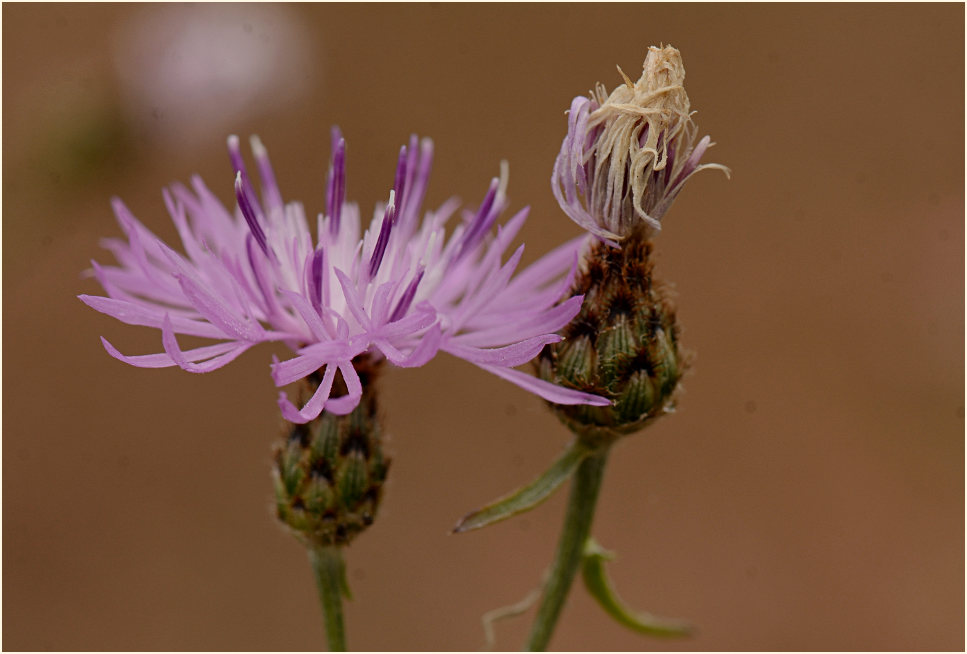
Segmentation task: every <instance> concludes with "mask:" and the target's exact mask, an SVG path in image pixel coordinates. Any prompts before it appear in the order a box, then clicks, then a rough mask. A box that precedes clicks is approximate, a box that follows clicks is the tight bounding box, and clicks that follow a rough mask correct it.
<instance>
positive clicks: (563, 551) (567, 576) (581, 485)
mask: <svg viewBox="0 0 967 654" xmlns="http://www.w3.org/2000/svg"><path fill="white" fill-rule="evenodd" d="M607 460H608V450H607V449H602V450H599V451H598V452H595V453H594V454H592V455H590V456H588V457H587V458H586V459H584V461H582V462H581V465H579V466H578V469H577V472H576V473H575V474H574V481H573V482H572V484H571V494H570V496H569V497H568V504H567V514H566V515H565V516H564V529H563V531H562V532H561V539H560V541H558V544H557V555H556V556H555V559H554V567H553V568H551V574H550V577H549V578H548V580H547V583H546V584H545V586H544V598H543V600H542V601H541V607H540V609H538V611H537V618H536V619H535V621H534V626H533V627H532V628H531V634H530V639H529V640H528V641H527V649H528V651H531V652H542V651H544V650H545V649H547V644H548V643H549V642H550V640H551V635H552V634H553V633H554V626H555V625H556V624H557V618H558V616H559V615H560V614H561V609H562V608H564V602H565V600H566V599H567V593H568V590H570V588H571V582H573V581H574V575H575V573H576V572H577V569H578V566H579V564H580V563H581V558H582V556H583V553H584V544H585V542H586V541H587V539H588V536H589V535H590V533H591V520H592V519H593V518H594V507H595V504H596V503H597V500H598V491H599V490H600V489H601V479H602V477H603V476H604V464H605V462H606V461H607Z"/></svg>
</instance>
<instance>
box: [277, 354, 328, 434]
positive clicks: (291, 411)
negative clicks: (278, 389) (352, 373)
mask: <svg viewBox="0 0 967 654" xmlns="http://www.w3.org/2000/svg"><path fill="white" fill-rule="evenodd" d="M335 378H336V366H335V365H333V364H332V363H329V364H328V365H327V366H326V372H325V373H324V374H323V376H322V382H321V383H320V384H319V388H317V389H316V392H315V393H313V394H312V397H311V398H309V401H308V402H306V405H305V406H304V407H302V409H301V410H300V409H297V408H296V406H295V405H294V404H292V402H291V401H289V398H288V396H287V395H286V394H285V393H284V392H282V393H279V409H281V410H282V417H283V418H285V419H286V420H288V421H289V422H292V423H295V424H297V425H303V424H305V423H307V422H309V421H310V420H315V419H316V418H318V417H319V414H320V413H322V409H323V407H325V405H326V401H327V400H328V399H329V393H331V392H332V382H333V380H334V379H335Z"/></svg>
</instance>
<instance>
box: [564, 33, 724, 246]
mask: <svg viewBox="0 0 967 654" xmlns="http://www.w3.org/2000/svg"><path fill="white" fill-rule="evenodd" d="M618 70H619V72H620V70H621V69H620V68H619V69H618ZM621 74H622V76H623V77H624V80H625V83H624V84H623V85H621V86H619V87H618V88H616V89H615V90H614V91H612V92H611V94H610V95H609V94H608V93H607V92H606V90H605V88H604V86H603V85H602V84H600V83H599V84H597V85H596V87H595V90H594V91H593V92H592V93H591V97H590V98H585V97H580V96H579V97H577V98H574V101H573V102H572V103H571V110H570V112H569V116H568V133H567V136H566V137H565V139H564V142H563V144H562V145H561V152H560V154H559V155H558V157H557V161H556V162H555V164H554V173H553V176H552V178H551V186H552V188H553V190H554V195H555V197H557V201H558V202H559V203H560V205H561V208H562V209H563V210H564V212H565V213H566V214H567V215H568V216H570V218H571V219H572V220H573V221H575V222H576V223H577V224H579V225H581V226H582V227H584V228H585V229H586V230H588V231H589V232H591V233H592V234H594V235H595V236H597V237H599V238H601V239H603V240H605V241H608V242H610V243H611V244H613V245H616V244H618V243H620V242H621V241H622V240H623V239H625V238H626V237H627V236H628V235H629V234H631V233H632V232H633V231H635V230H638V229H644V230H645V231H646V232H653V231H655V230H658V229H661V219H662V217H663V216H664V215H665V212H666V211H668V208H669V207H670V206H671V204H672V202H673V201H674V200H675V197H676V196H677V195H678V193H679V192H680V191H681V189H682V187H683V186H684V184H685V182H686V181H687V180H688V178H689V177H691V176H692V175H694V174H695V173H696V172H698V171H699V170H702V169H704V168H718V169H719V170H722V171H724V172H725V173H726V174H728V173H729V171H728V168H725V167H724V166H721V165H719V164H701V165H700V164H699V162H700V161H701V158H702V156H703V155H704V154H705V151H706V150H707V149H708V148H709V146H711V145H712V143H711V140H710V139H709V137H708V136H706V137H704V138H702V140H701V141H699V143H698V144H697V145H696V144H695V138H696V135H697V131H698V130H697V127H696V126H695V124H694V123H693V122H692V119H691V114H690V113H689V109H690V104H689V101H688V95H687V94H686V93H685V87H684V86H683V83H684V81H685V67H684V65H683V64H682V57H681V54H680V53H679V52H678V50H676V49H675V48H673V47H671V46H665V47H663V48H656V47H651V48H649V50H648V55H647V56H646V58H645V62H644V66H643V72H642V74H641V77H640V79H639V80H638V81H637V82H634V83H632V81H631V80H630V79H628V77H627V76H626V75H624V73H623V72H622V73H621Z"/></svg>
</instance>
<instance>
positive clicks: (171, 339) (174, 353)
mask: <svg viewBox="0 0 967 654" xmlns="http://www.w3.org/2000/svg"><path fill="white" fill-rule="evenodd" d="M161 343H162V345H164V348H165V352H166V353H167V354H168V356H169V357H171V360H172V361H174V362H175V363H176V364H178V367H179V368H181V369H182V370H185V371H187V372H197V373H202V372H211V371H212V370H216V369H218V368H221V367H222V366H224V365H226V364H228V363H230V362H231V361H233V360H234V359H235V358H237V357H238V355H240V354H241V353H242V352H244V351H245V350H247V349H248V348H250V347H251V346H252V344H251V343H236V344H235V348H234V349H233V350H230V351H228V352H226V353H225V354H222V355H219V356H216V357H213V358H211V359H209V360H208V361H206V362H204V363H192V362H191V361H189V360H188V358H186V356H185V354H186V353H185V352H182V351H181V348H180V347H178V340H177V339H176V338H175V333H174V331H172V328H171V320H170V318H169V317H168V316H167V315H165V318H164V322H163V323H162V325H161Z"/></svg>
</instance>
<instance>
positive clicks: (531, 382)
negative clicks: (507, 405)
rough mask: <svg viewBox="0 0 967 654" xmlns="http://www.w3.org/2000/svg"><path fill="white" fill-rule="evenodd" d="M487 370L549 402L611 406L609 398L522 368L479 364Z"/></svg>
mask: <svg viewBox="0 0 967 654" xmlns="http://www.w3.org/2000/svg"><path fill="white" fill-rule="evenodd" d="M477 365H478V366H480V367H481V368H483V369H484V370H486V371H487V372H490V373H493V374H495V375H497V376H498V377H500V378H502V379H506V380H507V381H509V382H510V383H512V384H516V385H518V386H520V387H521V388H523V389H524V390H525V391H529V392H531V393H534V394H535V395H538V396H540V397H542V398H544V399H545V400H547V401H548V402H553V403H554V404H590V405H591V406H610V405H611V401H610V400H607V399H605V398H603V397H601V396H599V395H591V394H590V393H583V392H581V391H576V390H573V389H570V388H564V387H562V386H557V385H555V384H552V383H550V382H546V381H544V380H543V379H538V378H537V377H533V376H531V375H528V374H526V373H523V372H521V371H520V370H514V369H513V368H501V367H499V366H491V365H485V364H479V363H478V364H477Z"/></svg>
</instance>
